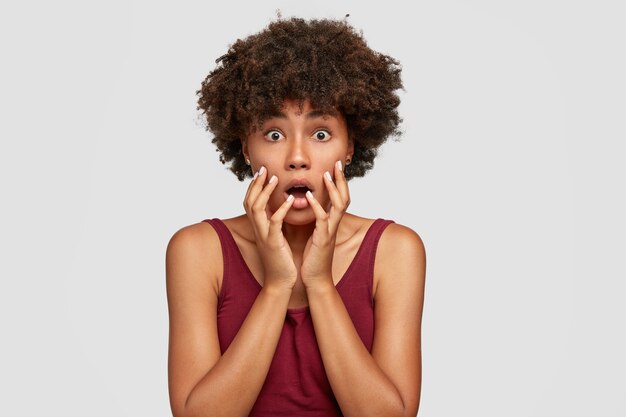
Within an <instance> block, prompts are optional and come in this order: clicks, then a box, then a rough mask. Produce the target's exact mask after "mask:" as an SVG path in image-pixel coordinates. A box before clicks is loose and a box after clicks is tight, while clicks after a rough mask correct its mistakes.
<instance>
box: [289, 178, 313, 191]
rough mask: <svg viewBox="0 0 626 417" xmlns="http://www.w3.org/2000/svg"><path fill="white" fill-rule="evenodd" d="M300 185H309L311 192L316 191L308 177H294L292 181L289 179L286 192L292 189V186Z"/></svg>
mask: <svg viewBox="0 0 626 417" xmlns="http://www.w3.org/2000/svg"><path fill="white" fill-rule="evenodd" d="M299 185H303V186H305V187H307V188H308V189H309V190H311V192H313V191H315V190H314V189H313V186H312V185H311V183H310V182H309V180H307V179H306V178H294V179H292V180H291V181H289V182H288V183H287V185H285V188H284V192H285V194H287V190H288V189H290V188H291V187H296V186H299Z"/></svg>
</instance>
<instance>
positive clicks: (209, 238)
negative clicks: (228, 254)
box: [167, 221, 220, 255]
mask: <svg viewBox="0 0 626 417" xmlns="http://www.w3.org/2000/svg"><path fill="white" fill-rule="evenodd" d="M219 244H220V240H219V236H218V234H217V232H216V230H215V228H214V227H213V226H212V225H211V224H210V223H208V222H205V221H202V222H198V223H195V224H192V225H189V226H184V227H182V228H180V229H178V230H177V231H176V232H174V234H173V235H172V237H171V238H170V240H169V242H168V244H167V253H168V254H170V253H172V254H180V253H189V254H192V255H193V254H199V253H204V254H206V253H207V249H213V248H214V247H215V246H216V245H219Z"/></svg>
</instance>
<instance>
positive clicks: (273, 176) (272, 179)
mask: <svg viewBox="0 0 626 417" xmlns="http://www.w3.org/2000/svg"><path fill="white" fill-rule="evenodd" d="M261 169H263V168H261ZM274 181H276V175H272V178H270V182H269V184H271V183H273V182H274Z"/></svg>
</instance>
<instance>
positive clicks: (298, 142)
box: [242, 100, 354, 225]
mask: <svg viewBox="0 0 626 417" xmlns="http://www.w3.org/2000/svg"><path fill="white" fill-rule="evenodd" d="M242 149H243V153H244V156H245V157H246V158H248V159H249V160H250V165H251V166H252V170H253V172H256V171H258V170H259V168H260V167H261V166H264V167H265V168H266V169H267V170H268V174H267V176H266V184H267V181H269V178H271V176H272V175H276V177H277V178H278V185H277V187H276V189H275V190H274V192H273V193H272V195H271V196H270V200H269V202H268V206H269V210H270V211H271V212H272V213H273V212H274V211H276V210H277V209H278V207H280V205H281V204H282V203H283V202H284V201H285V200H286V199H287V197H288V196H289V194H293V195H294V197H295V200H294V203H293V205H292V207H291V209H290V210H289V212H288V213H287V216H286V217H285V220H284V221H285V222H286V223H289V224H294V225H299V224H308V223H311V222H314V221H315V214H314V213H313V210H312V209H311V207H310V206H309V203H308V201H307V200H306V198H305V197H304V193H305V192H306V190H307V189H309V190H310V191H311V192H312V193H313V196H314V197H315V198H316V199H317V201H319V203H320V204H321V205H322V206H323V207H325V208H326V210H328V209H329V208H330V198H329V195H328V190H327V189H326V186H325V185H324V181H323V178H322V176H323V175H324V173H325V172H326V171H328V172H329V173H330V174H331V176H332V177H333V179H334V165H335V163H336V162H337V161H341V163H342V165H343V166H344V167H345V161H346V158H348V159H351V158H352V153H353V152H354V146H353V143H352V141H350V140H349V139H348V129H347V125H346V121H345V119H344V117H343V116H342V115H340V114H336V115H331V114H323V113H322V112H319V111H317V110H316V109H314V108H312V107H311V104H310V103H309V102H308V101H305V102H304V107H303V108H302V111H301V112H300V109H299V108H298V102H297V101H292V100H286V101H285V104H284V106H283V108H282V109H281V111H280V112H279V113H278V114H276V115H274V116H273V117H271V118H269V119H267V120H266V121H265V122H264V123H263V126H262V128H261V129H258V130H256V131H254V132H252V133H251V134H250V135H249V136H248V137H247V138H246V140H245V141H243V143H242Z"/></svg>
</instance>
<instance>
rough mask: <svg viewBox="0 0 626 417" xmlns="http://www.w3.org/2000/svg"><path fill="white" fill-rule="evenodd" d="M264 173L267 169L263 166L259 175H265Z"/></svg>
mask: <svg viewBox="0 0 626 417" xmlns="http://www.w3.org/2000/svg"><path fill="white" fill-rule="evenodd" d="M264 172H265V167H264V166H263V165H261V168H260V169H259V175H263V173H264Z"/></svg>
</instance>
